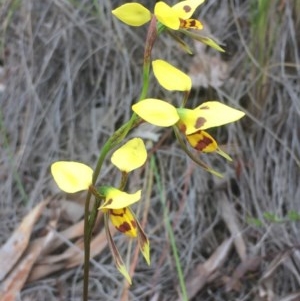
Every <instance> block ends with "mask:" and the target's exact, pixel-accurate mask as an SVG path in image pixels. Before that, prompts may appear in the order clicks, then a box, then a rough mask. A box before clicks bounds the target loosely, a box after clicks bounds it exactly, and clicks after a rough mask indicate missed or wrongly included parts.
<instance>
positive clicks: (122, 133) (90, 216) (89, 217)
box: [83, 114, 141, 301]
mask: <svg viewBox="0 0 300 301" xmlns="http://www.w3.org/2000/svg"><path fill="white" fill-rule="evenodd" d="M140 122H141V119H140V118H139V117H138V116H137V115H136V114H133V115H132V116H131V118H130V120H129V121H128V122H126V123H125V124H123V125H122V126H121V127H120V128H119V129H118V130H116V131H115V132H114V134H113V135H112V136H111V137H110V138H109V139H108V140H107V141H106V143H105V144H104V146H103V147H102V149H101V153H100V156H99V158H98V161H97V165H96V168H95V170H94V173H93V180H92V185H91V186H94V185H95V183H96V181H97V179H98V176H99V174H100V171H101V168H102V165H103V162H104V160H105V158H106V156H107V154H108V153H109V152H110V150H111V149H112V148H114V147H115V146H117V145H118V144H119V143H121V142H122V140H123V139H124V138H125V137H126V135H127V134H128V132H129V131H130V130H131V129H133V128H134V127H136V126H137V125H138V124H139V123H140ZM91 196H92V192H91V190H89V191H88V193H87V195H86V200H85V207H84V276H83V278H84V279H83V301H88V289H89V282H88V280H89V270H90V266H89V262H90V244H91V238H92V231H93V228H94V226H95V222H96V219H97V213H98V208H99V206H100V202H101V198H98V197H97V198H96V199H95V203H94V206H93V208H92V210H91V212H90V209H89V208H90V202H91Z"/></svg>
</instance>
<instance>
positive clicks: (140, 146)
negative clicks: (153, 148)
mask: <svg viewBox="0 0 300 301" xmlns="http://www.w3.org/2000/svg"><path fill="white" fill-rule="evenodd" d="M146 159H147V151H146V148H145V144H144V142H143V140H142V139H141V138H133V139H131V140H129V141H128V142H127V143H125V144H124V145H123V146H121V147H120V148H119V149H117V150H116V151H115V152H114V153H113V155H112V157H111V162H112V163H113V164H114V165H115V166H116V167H117V168H119V169H120V170H121V171H125V172H130V171H132V170H134V169H136V168H139V167H141V166H142V165H143V164H144V163H145V162H146Z"/></svg>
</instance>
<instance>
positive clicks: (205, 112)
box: [177, 101, 245, 135]
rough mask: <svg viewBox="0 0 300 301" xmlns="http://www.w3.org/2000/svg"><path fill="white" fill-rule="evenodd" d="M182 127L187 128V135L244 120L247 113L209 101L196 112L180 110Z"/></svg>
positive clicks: (195, 110) (196, 109)
mask: <svg viewBox="0 0 300 301" xmlns="http://www.w3.org/2000/svg"><path fill="white" fill-rule="evenodd" d="M177 112H178V114H179V116H180V126H182V125H183V127H185V133H186V135H190V134H193V133H195V132H196V131H198V130H205V129H208V128H212V127H216V126H221V125H224V124H227V123H230V122H234V121H236V120H239V119H240V118H242V117H243V116H244V115H245V113H244V112H242V111H239V110H236V109H233V108H231V107H229V106H227V105H224V104H222V103H221V102H218V101H208V102H205V103H203V104H201V105H200V106H199V107H197V108H195V109H194V110H189V109H184V108H179V109H177Z"/></svg>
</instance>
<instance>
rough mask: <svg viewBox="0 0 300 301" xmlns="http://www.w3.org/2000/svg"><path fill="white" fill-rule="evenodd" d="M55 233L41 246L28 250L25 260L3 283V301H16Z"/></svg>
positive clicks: (50, 234) (41, 242)
mask: <svg viewBox="0 0 300 301" xmlns="http://www.w3.org/2000/svg"><path fill="white" fill-rule="evenodd" d="M52 238H53V232H52V231H51V232H49V233H48V234H47V236H46V237H44V239H43V240H41V241H40V243H39V244H34V245H33V246H32V247H30V248H28V250H27V251H26V253H25V255H24V256H23V258H22V259H21V260H20V261H19V262H18V264H17V265H16V266H15V268H14V270H13V271H12V272H11V273H10V274H9V275H8V277H7V278H6V279H5V281H3V282H2V283H1V287H0V295H1V300H2V301H14V300H16V298H17V296H18V295H19V293H20V291H21V289H22V288H23V286H24V284H25V282H26V280H27V278H28V275H29V273H30V271H31V269H32V266H33V264H34V263H35V261H36V259H37V258H38V256H39V255H40V253H41V251H42V250H43V249H44V248H45V247H46V246H47V245H48V244H49V243H50V241H51V240H52Z"/></svg>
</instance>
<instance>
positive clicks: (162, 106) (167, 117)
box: [132, 98, 179, 127]
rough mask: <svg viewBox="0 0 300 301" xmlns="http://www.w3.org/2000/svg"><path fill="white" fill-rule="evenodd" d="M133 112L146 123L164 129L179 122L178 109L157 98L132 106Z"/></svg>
mask: <svg viewBox="0 0 300 301" xmlns="http://www.w3.org/2000/svg"><path fill="white" fill-rule="evenodd" d="M132 110H133V111H134V112H135V113H136V114H137V115H139V116H140V117H141V118H142V119H144V120H145V121H147V122H149V123H151V124H154V125H157V126H162V127H168V126H171V125H174V124H175V123H176V122H177V121H178V120H179V115H178V113H177V111H176V108H175V107H174V106H172V105H171V104H169V103H167V102H165V101H163V100H160V99H155V98H147V99H144V100H141V101H139V102H138V103H136V104H135V105H133V106H132Z"/></svg>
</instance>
